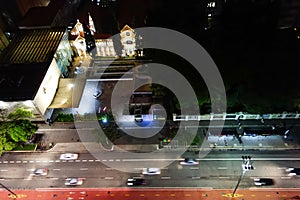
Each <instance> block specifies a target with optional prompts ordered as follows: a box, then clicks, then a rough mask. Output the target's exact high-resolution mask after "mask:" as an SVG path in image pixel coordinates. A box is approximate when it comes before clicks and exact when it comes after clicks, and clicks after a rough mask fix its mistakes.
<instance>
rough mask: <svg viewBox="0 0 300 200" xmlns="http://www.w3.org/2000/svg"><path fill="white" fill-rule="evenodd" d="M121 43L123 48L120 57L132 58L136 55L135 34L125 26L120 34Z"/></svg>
mask: <svg viewBox="0 0 300 200" xmlns="http://www.w3.org/2000/svg"><path fill="white" fill-rule="evenodd" d="M120 36H121V43H122V46H123V49H122V57H126V56H129V57H133V56H135V55H136V41H135V38H136V34H135V32H134V30H133V29H132V28H130V27H129V26H128V25H125V26H124V27H123V29H122V30H121V33H120Z"/></svg>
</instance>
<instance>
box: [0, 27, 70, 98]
mask: <svg viewBox="0 0 300 200" xmlns="http://www.w3.org/2000/svg"><path fill="white" fill-rule="evenodd" d="M64 33H65V28H51V29H38V30H20V31H19V32H18V34H17V36H16V37H15V38H14V40H13V41H12V42H11V43H10V44H9V45H8V46H7V48H6V49H5V51H4V52H3V54H1V55H0V100H3V101H21V100H32V99H33V98H34V97H35V95H36V93H37V91H38V89H39V87H40V84H41V83H42V81H43V78H44V76H45V74H46V72H47V70H48V68H49V66H50V64H51V61H52V60H53V57H54V54H55V51H56V50H57V48H58V45H59V43H60V41H61V39H62V37H63V35H64Z"/></svg>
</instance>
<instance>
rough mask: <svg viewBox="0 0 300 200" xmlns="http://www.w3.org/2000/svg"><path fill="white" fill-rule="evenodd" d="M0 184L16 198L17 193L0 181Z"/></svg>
mask: <svg viewBox="0 0 300 200" xmlns="http://www.w3.org/2000/svg"><path fill="white" fill-rule="evenodd" d="M0 185H1V186H2V187H3V188H4V189H6V190H7V191H9V192H10V193H11V194H13V195H14V197H15V198H14V199H16V198H17V194H16V193H14V192H13V191H11V190H10V189H9V188H8V187H6V186H5V185H3V184H2V183H0Z"/></svg>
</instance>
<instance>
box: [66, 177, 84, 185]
mask: <svg viewBox="0 0 300 200" xmlns="http://www.w3.org/2000/svg"><path fill="white" fill-rule="evenodd" d="M82 184H83V178H67V179H66V182H65V185H68V186H76V185H82Z"/></svg>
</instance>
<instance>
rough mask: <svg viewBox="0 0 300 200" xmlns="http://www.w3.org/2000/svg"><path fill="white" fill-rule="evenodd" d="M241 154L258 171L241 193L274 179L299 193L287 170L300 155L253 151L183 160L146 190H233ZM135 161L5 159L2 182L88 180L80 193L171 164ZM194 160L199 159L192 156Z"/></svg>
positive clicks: (49, 156)
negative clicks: (37, 172)
mask: <svg viewBox="0 0 300 200" xmlns="http://www.w3.org/2000/svg"><path fill="white" fill-rule="evenodd" d="M242 155H251V156H252V157H253V159H252V160H253V165H254V167H255V169H254V170H251V171H248V172H246V174H245V176H244V177H243V179H242V181H241V183H240V186H239V188H244V189H246V188H255V186H254V183H253V178H254V177H270V178H273V179H274V180H275V185H274V186H267V187H272V188H299V187H300V182H299V178H298V177H289V176H288V174H287V173H286V172H285V169H286V168H288V167H291V166H293V167H300V157H299V156H298V155H299V152H298V151H296V152H295V151H281V152H272V151H265V152H261V151H252V152H245V151H242V152H237V151H235V152H234V153H232V152H211V153H210V154H209V155H208V156H207V157H205V158H199V161H200V164H199V165H198V166H181V165H179V161H180V158H178V159H176V160H174V162H173V163H172V164H170V165H168V166H166V167H163V168H162V169H161V171H162V172H161V174H160V175H157V176H146V175H145V176H144V177H145V179H146V182H147V184H146V187H198V188H206V187H212V188H219V189H229V188H234V186H235V185H236V183H237V180H238V178H239V176H240V175H241V172H242V167H241V165H242V159H241V156H242ZM167 157H168V156H167V155H166V157H160V158H157V159H147V158H136V159H132V158H130V159H127V158H126V157H124V154H123V153H117V154H116V155H115V156H114V158H111V159H102V160H101V159H95V158H93V156H92V155H90V154H88V153H86V154H84V153H82V154H80V156H79V159H78V160H75V161H61V160H59V154H57V153H41V154H38V153H31V154H24V153H23V154H21V153H20V154H19V153H15V154H4V155H3V156H2V157H1V165H0V172H1V173H0V174H1V177H0V178H1V179H0V180H1V183H2V184H4V185H5V186H7V187H9V188H14V189H23V188H26V189H35V188H51V187H55V188H63V187H66V186H65V185H64V180H65V178H67V177H82V178H85V181H84V184H83V185H82V186H78V187H82V188H101V187H126V180H127V178H129V177H132V176H134V177H136V176H141V169H142V168H140V167H138V166H148V167H157V166H159V165H161V164H162V163H165V162H166V161H170V159H168V158H167ZM194 157H195V156H194ZM112 163H114V164H115V166H117V165H124V166H126V167H131V170H132V173H126V172H122V171H119V170H116V169H115V168H113V167H111V164H112ZM42 167H47V168H48V169H49V173H48V175H47V176H39V177H35V176H33V175H32V173H33V170H34V169H35V168H42Z"/></svg>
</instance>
